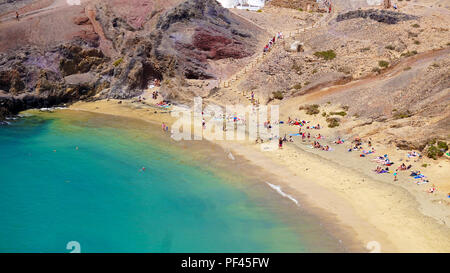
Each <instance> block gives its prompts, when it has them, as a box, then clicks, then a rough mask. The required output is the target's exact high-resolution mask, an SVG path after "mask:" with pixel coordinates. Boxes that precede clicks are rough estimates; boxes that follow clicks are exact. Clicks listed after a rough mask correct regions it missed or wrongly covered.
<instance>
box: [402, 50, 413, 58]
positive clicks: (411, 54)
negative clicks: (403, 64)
mask: <svg viewBox="0 0 450 273" xmlns="http://www.w3.org/2000/svg"><path fill="white" fill-rule="evenodd" d="M416 54H417V51H416V50H413V51H408V52H405V53H402V54H401V55H400V56H402V57H411V56H414V55H416Z"/></svg>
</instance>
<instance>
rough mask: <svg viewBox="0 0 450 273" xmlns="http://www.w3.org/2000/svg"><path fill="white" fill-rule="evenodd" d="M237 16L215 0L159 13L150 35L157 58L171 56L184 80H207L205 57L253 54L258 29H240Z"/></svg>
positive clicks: (193, 0) (193, 2)
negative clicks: (159, 15)
mask: <svg viewBox="0 0 450 273" xmlns="http://www.w3.org/2000/svg"><path fill="white" fill-rule="evenodd" d="M242 24H243V22H241V21H240V20H239V19H237V18H236V17H235V16H234V15H232V14H231V13H230V12H229V11H228V10H227V9H224V8H223V7H222V6H221V5H219V4H218V2H217V1H215V0H204V1H200V0H189V1H186V2H183V3H182V4H180V5H178V6H177V7H175V8H173V9H172V10H169V11H168V12H167V13H166V14H164V16H161V17H160V19H159V21H158V23H157V25H156V29H155V31H153V33H152V37H154V38H155V44H154V48H153V49H154V56H156V58H157V59H158V60H163V59H167V58H174V60H175V62H176V67H175V69H176V70H177V72H178V73H179V74H181V75H182V76H184V77H186V78H188V79H211V78H215V75H214V74H213V73H212V72H211V71H210V70H209V69H208V60H220V59H225V58H236V59H238V58H243V57H247V56H250V55H252V54H253V53H254V47H253V46H252V44H254V43H255V42H256V37H255V35H256V34H257V33H258V32H259V30H257V29H255V28H252V27H248V28H243V27H241V25H242Z"/></svg>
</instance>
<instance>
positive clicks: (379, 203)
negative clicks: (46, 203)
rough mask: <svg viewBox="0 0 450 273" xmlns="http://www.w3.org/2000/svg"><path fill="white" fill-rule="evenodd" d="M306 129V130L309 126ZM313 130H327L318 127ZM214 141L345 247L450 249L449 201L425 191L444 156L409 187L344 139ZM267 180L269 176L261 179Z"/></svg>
mask: <svg viewBox="0 0 450 273" xmlns="http://www.w3.org/2000/svg"><path fill="white" fill-rule="evenodd" d="M70 109H73V110H82V111H90V112H95V113H102V114H110V115H118V116H123V117H129V118H137V119H141V120H144V121H147V122H152V123H157V124H161V123H162V122H164V123H166V124H171V123H172V122H173V121H174V118H173V117H171V116H170V113H169V111H167V110H164V109H158V108H157V107H155V106H148V105H144V104H141V103H138V102H132V101H131V100H125V101H122V103H120V104H119V102H118V101H117V100H100V101H96V102H87V103H86V102H79V103H75V104H73V105H72V106H71V107H70ZM312 122H313V121H312ZM312 124H314V123H312ZM296 130H298V129H297V127H293V126H288V125H282V126H280V133H281V135H284V133H295V132H297V131H296ZM311 133H312V135H313V133H314V132H311ZM320 133H323V134H324V135H327V132H326V131H321V132H320ZM327 137H328V139H327V141H331V139H332V136H327ZM297 138H298V137H297ZM333 140H334V139H333ZM215 143H216V144H218V145H221V146H222V147H223V148H224V149H225V150H230V151H231V152H232V154H233V155H236V156H242V157H243V158H245V159H247V160H248V161H249V163H250V164H254V165H255V166H258V167H260V168H263V169H264V170H265V171H267V172H269V173H270V174H272V175H274V177H277V182H276V183H275V184H277V183H279V185H278V186H281V189H282V191H283V192H284V193H286V194H289V195H291V196H293V197H294V198H295V199H297V200H300V203H303V205H306V207H308V208H311V210H312V211H314V208H317V209H318V210H320V211H321V212H325V213H326V214H327V215H328V219H332V220H329V221H328V222H330V223H332V224H327V229H328V230H329V231H330V232H331V233H334V234H335V235H337V234H342V232H343V233H345V234H347V235H350V236H351V237H352V239H354V241H352V242H347V243H349V246H348V247H349V249H350V250H353V251H368V252H369V251H381V252H449V251H450V240H449V238H450V228H449V227H450V213H449V212H450V203H449V201H448V200H446V199H448V198H447V197H446V195H445V193H446V192H445V191H444V190H439V191H438V192H436V193H434V194H430V193H428V192H427V189H428V188H429V187H430V186H431V185H429V184H433V183H434V184H436V185H437V186H438V188H439V189H441V188H443V189H447V187H448V182H449V181H446V180H445V175H447V174H448V171H447V170H448V167H449V163H448V161H445V159H444V160H441V161H439V162H438V163H433V164H431V166H430V167H428V168H427V169H426V174H427V177H428V178H429V179H430V180H431V181H432V183H429V184H428V185H416V184H415V183H413V182H411V180H412V179H411V178H410V177H409V172H408V174H407V173H406V171H405V173H400V174H399V179H398V181H396V182H394V181H393V176H392V174H377V173H375V172H373V171H372V170H373V169H374V168H375V167H376V163H375V162H373V161H372V160H371V159H369V158H368V157H366V158H360V157H359V153H358V152H353V153H349V152H347V148H346V147H347V146H348V145H334V146H332V148H333V151H332V152H325V151H320V150H317V149H312V148H310V141H309V142H302V141H301V139H295V141H294V142H292V143H291V142H287V144H285V145H284V147H283V149H280V150H277V151H272V152H262V151H261V149H260V146H259V145H255V144H254V143H253V142H249V141H216V142H215ZM374 146H375V148H376V149H377V152H378V153H376V155H378V154H379V153H389V155H390V157H391V158H393V159H395V161H397V160H398V159H399V158H401V155H403V156H404V155H405V154H406V151H397V150H396V149H394V148H389V147H383V146H381V145H378V144H374ZM404 157H405V156H404ZM425 161H428V160H425ZM420 164H423V162H421V163H420ZM424 172H425V171H424ZM438 181H439V182H440V183H438ZM267 182H269V183H270V182H271V181H262V183H267ZM280 198H283V197H281V196H280ZM337 236H338V235H337ZM374 242H375V243H374ZM373 246H375V247H373ZM378 246H379V248H378Z"/></svg>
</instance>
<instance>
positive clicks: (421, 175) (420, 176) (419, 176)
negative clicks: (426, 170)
mask: <svg viewBox="0 0 450 273" xmlns="http://www.w3.org/2000/svg"><path fill="white" fill-rule="evenodd" d="M424 177H426V176H425V175H423V174H419V175H416V176H414V179H419V178H424Z"/></svg>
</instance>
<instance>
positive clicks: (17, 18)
mask: <svg viewBox="0 0 450 273" xmlns="http://www.w3.org/2000/svg"><path fill="white" fill-rule="evenodd" d="M16 20H17V21H20V20H19V12H17V11H16Z"/></svg>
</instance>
